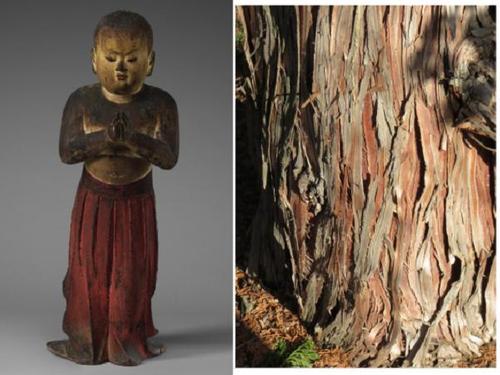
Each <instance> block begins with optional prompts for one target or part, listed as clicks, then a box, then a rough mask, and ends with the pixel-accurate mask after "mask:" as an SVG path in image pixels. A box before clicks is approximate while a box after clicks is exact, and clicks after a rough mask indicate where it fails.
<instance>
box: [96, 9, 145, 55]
mask: <svg viewBox="0 0 500 375" xmlns="http://www.w3.org/2000/svg"><path fill="white" fill-rule="evenodd" d="M104 28H110V29H113V30H116V31H122V32H127V33H130V34H132V35H133V36H138V37H142V38H144V40H145V41H146V43H147V45H148V49H149V50H150V51H151V50H152V48H153V29H152V28H151V25H150V24H149V22H148V21H146V19H145V18H144V17H143V16H141V15H140V14H137V13H134V12H129V11H127V10H117V11H115V12H113V13H110V14H107V15H105V16H104V17H102V18H101V19H100V20H99V23H98V24H97V26H96V28H95V31H94V45H97V39H98V37H99V33H100V32H101V31H102V30H103V29H104Z"/></svg>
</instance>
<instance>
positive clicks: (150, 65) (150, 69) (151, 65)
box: [147, 51, 155, 77]
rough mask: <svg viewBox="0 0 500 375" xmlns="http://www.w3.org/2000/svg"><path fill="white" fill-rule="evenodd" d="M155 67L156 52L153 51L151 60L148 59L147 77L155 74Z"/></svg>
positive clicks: (150, 55) (150, 56)
mask: <svg viewBox="0 0 500 375" xmlns="http://www.w3.org/2000/svg"><path fill="white" fill-rule="evenodd" d="M154 66H155V51H151V53H150V54H149V59H148V71H147V75H148V77H149V76H150V75H151V74H153V68H154Z"/></svg>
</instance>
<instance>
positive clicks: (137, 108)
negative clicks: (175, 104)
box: [82, 103, 161, 137]
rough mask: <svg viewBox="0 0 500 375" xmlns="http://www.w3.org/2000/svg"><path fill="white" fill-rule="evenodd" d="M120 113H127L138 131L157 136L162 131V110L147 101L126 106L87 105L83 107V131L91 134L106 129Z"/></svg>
mask: <svg viewBox="0 0 500 375" xmlns="http://www.w3.org/2000/svg"><path fill="white" fill-rule="evenodd" d="M119 113H122V114H124V115H125V117H126V119H127V121H128V124H129V126H130V127H131V128H132V129H133V130H134V131H136V132H139V133H143V134H147V135H149V136H151V137H156V135H157V134H158V132H159V131H160V126H161V113H160V110H159V109H158V108H155V107H154V106H152V105H148V104H147V103H143V105H125V106H117V105H106V104H103V103H96V104H91V105H87V106H86V107H85V108H84V109H83V118H82V121H83V131H84V132H85V133H86V134H89V133H94V132H98V131H102V130H106V129H107V128H108V127H109V126H110V125H111V124H112V123H113V120H114V119H115V118H116V117H117V115H118V114H119Z"/></svg>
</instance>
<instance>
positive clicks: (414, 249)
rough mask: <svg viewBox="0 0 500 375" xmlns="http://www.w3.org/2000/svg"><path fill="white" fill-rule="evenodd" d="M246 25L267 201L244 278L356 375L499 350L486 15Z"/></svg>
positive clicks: (406, 12)
mask: <svg viewBox="0 0 500 375" xmlns="http://www.w3.org/2000/svg"><path fill="white" fill-rule="evenodd" d="M237 16H238V20H239V22H240V24H241V28H242V31H243V33H244V38H243V50H244V52H245V59H246V65H245V67H244V69H243V70H241V71H239V72H238V74H239V75H241V76H242V78H241V79H240V80H239V82H240V83H241V84H240V86H239V87H238V92H239V96H240V97H241V98H242V99H243V100H244V104H245V107H246V115H245V119H246V123H247V126H248V127H249V132H250V134H253V136H252V140H253V149H254V150H256V159H257V167H258V170H259V175H260V190H261V195H260V201H259V206H258V209H257V214H256V217H255V219H254V222H253V229H252V244H251V252H250V255H249V271H250V272H251V273H253V274H257V275H258V276H259V277H260V278H261V279H262V280H263V281H264V282H265V283H266V284H267V285H269V286H272V287H274V288H276V289H279V290H281V291H282V292H283V291H285V290H286V291H287V292H288V293H289V294H291V295H293V296H294V298H295V300H296V301H297V304H298V306H299V312H300V316H301V318H302V320H303V321H305V322H306V323H308V324H309V325H310V327H311V329H312V331H313V332H314V333H315V336H316V339H317V341H318V342H321V343H324V344H325V345H336V346H342V347H343V348H345V349H349V350H350V351H351V353H352V355H353V358H354V361H355V362H354V363H355V364H358V365H370V366H388V365H412V366H422V365H433V364H436V362H435V361H436V360H437V361H438V363H440V364H446V363H449V362H454V361H456V360H457V359H458V358H460V356H461V355H463V354H471V353H479V346H480V345H481V344H483V343H485V342H489V341H490V340H492V339H493V338H494V336H495V247H494V240H495V224H494V223H495V216H494V167H495V161H494V160H495V157H494V152H493V149H494V147H495V144H494V139H495V123H494V120H495V98H494V84H495V83H494V79H495V72H494V68H492V67H494V53H491V51H492V46H493V51H494V43H495V42H494V40H495V39H494V38H495V36H494V28H495V25H494V22H493V20H492V18H491V16H490V15H489V13H488V8H487V7H361V6H360V7H239V8H237ZM463 46H468V47H467V48H468V52H467V54H465V53H462V52H463V51H462V52H460V51H461V49H460V48H461V47H463ZM462 49H463V50H464V48H462ZM472 71H474V72H476V73H477V74H474V75H467V74H469V73H470V72H472ZM478 72H479V73H478ZM491 87H493V90H491ZM464 124H465V125H464Z"/></svg>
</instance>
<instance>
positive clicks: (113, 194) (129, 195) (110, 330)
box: [63, 168, 158, 365]
mask: <svg viewBox="0 0 500 375" xmlns="http://www.w3.org/2000/svg"><path fill="white" fill-rule="evenodd" d="M157 265H158V245H157V229H156V212H155V198H154V192H153V184H152V173H149V174H148V175H147V176H146V177H144V178H143V179H141V180H139V181H136V182H133V183H130V184H127V185H108V184H105V183H103V182H100V181H98V180H96V179H95V178H93V177H92V176H91V175H90V174H89V173H88V172H87V171H86V170H85V168H84V170H83V174H82V178H81V181H80V184H79V186H78V191H77V194H76V198H75V204H74V207H73V212H72V217H71V232H70V242H69V266H68V272H67V274H66V277H65V279H64V283H63V291H64V297H65V298H66V302H67V305H66V312H65V314H64V321H63V330H64V332H65V333H66V334H67V335H68V336H69V341H68V342H67V343H68V345H67V348H66V352H67V356H68V357H69V359H72V360H74V361H75V362H78V363H86V364H97V363H102V362H107V361H109V362H113V363H116V364H120V365H135V364H138V363H140V362H141V361H142V360H143V359H145V358H149V357H152V356H153V355H155V354H157V353H153V352H152V351H150V350H149V348H148V345H147V342H146V340H147V338H148V337H150V336H153V335H155V334H156V333H157V332H158V331H157V330H156V329H155V327H154V325H153V320H152V314H151V298H152V296H153V293H154V290H155V285H156V273H157Z"/></svg>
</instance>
